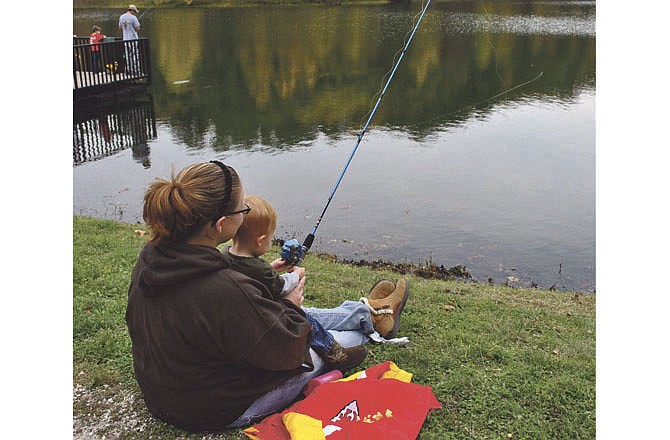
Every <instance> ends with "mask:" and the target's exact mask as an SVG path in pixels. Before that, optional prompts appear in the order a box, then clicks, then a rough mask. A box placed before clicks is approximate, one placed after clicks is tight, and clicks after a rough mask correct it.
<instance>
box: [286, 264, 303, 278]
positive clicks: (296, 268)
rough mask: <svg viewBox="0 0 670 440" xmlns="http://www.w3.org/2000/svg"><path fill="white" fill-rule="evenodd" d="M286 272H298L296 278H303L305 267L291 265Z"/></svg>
mask: <svg viewBox="0 0 670 440" xmlns="http://www.w3.org/2000/svg"><path fill="white" fill-rule="evenodd" d="M288 272H295V273H297V274H298V279H299V280H301V279H303V278H305V268H304V267H300V266H292V267H289V268H288Z"/></svg>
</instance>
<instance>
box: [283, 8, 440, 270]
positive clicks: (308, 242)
mask: <svg viewBox="0 0 670 440" xmlns="http://www.w3.org/2000/svg"><path fill="white" fill-rule="evenodd" d="M429 5H430V0H428V2H427V3H426V5H425V6H424V8H423V9H422V11H421V15H420V16H419V19H418V20H417V22H416V24H415V25H414V28H413V29H412V32H411V34H410V35H409V38H408V39H407V41H406V42H405V45H404V46H403V48H402V51H401V52H400V56H399V57H398V60H397V61H396V62H395V64H394V65H393V69H392V70H391V74H390V75H389V77H388V79H387V81H386V84H385V85H384V87H383V88H382V90H381V93H380V94H379V97H378V98H377V102H376V103H375V105H374V107H373V109H372V111H371V112H370V116H369V117H368V119H367V121H366V122H365V125H363V129H362V130H361V132H360V133H359V134H358V137H357V139H356V144H355V145H354V148H353V150H352V151H351V154H349V158H348V159H347V162H346V163H345V165H344V168H342V171H341V172H340V175H339V177H338V178H337V181H336V182H335V185H334V186H333V189H332V191H331V192H330V195H329V196H328V200H327V201H326V205H325V206H324V207H323V211H321V215H320V216H319V218H318V219H317V221H316V224H315V225H314V228H312V232H310V233H309V234H308V235H307V237H305V240H304V241H303V243H302V245H301V244H300V242H298V240H296V239H295V238H294V239H291V240H288V241H286V242H285V243H284V245H283V246H282V253H281V256H282V258H283V259H284V261H286V262H287V263H288V264H290V265H292V266H296V265H300V263H302V261H303V259H304V258H305V254H307V251H308V250H309V249H310V248H311V247H312V244H313V243H314V237H315V236H316V230H317V229H318V228H319V225H320V224H321V220H323V216H324V215H325V214H326V211H327V210H328V207H329V206H330V202H331V201H332V200H333V197H334V196H335V193H336V192H337V189H338V187H339V186H340V183H342V179H343V178H344V174H345V173H346V172H347V168H349V164H351V161H352V160H353V158H354V155H355V154H356V151H357V150H358V146H359V145H360V144H361V141H362V140H363V136H365V133H366V132H367V130H368V127H369V126H370V122H372V118H373V117H374V115H375V113H376V112H377V109H378V108H379V105H380V104H381V102H382V98H384V95H385V94H386V90H387V89H388V87H389V85H390V84H391V80H392V79H393V76H394V75H395V72H396V70H398V66H399V65H400V62H401V61H402V59H403V57H404V56H405V52H407V49H408V48H409V45H410V43H411V42H412V38H414V34H415V33H416V30H417V29H418V28H419V24H420V23H421V20H422V19H423V16H424V14H425V13H426V10H428V6H429Z"/></svg>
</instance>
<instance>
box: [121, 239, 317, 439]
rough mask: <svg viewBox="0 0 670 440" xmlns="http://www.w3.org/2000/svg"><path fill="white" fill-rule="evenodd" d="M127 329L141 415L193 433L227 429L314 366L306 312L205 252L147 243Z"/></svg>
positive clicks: (135, 274)
mask: <svg viewBox="0 0 670 440" xmlns="http://www.w3.org/2000/svg"><path fill="white" fill-rule="evenodd" d="M126 323H127V324H128V330H129V332H130V337H131V340H132V346H133V347H132V352H133V367H134V370H135V377H136V379H137V382H138V383H139V385H140V388H141V390H142V393H143V395H144V401H145V402H146V405H147V408H148V409H149V410H150V411H151V412H152V413H153V414H154V415H155V416H157V417H159V418H161V419H163V420H165V421H166V422H168V423H170V424H173V425H175V426H178V427H181V428H183V429H187V430H190V431H218V430H222V429H224V428H225V427H226V426H227V425H228V424H230V423H231V422H233V421H235V420H236V419H237V418H238V417H239V416H240V415H241V414H242V413H243V412H244V411H245V410H246V409H247V408H248V407H249V406H250V405H251V403H252V402H254V400H256V399H257V398H258V397H260V396H261V395H263V394H265V393H267V392H268V391H270V390H272V389H273V388H275V387H276V386H277V385H279V384H280V383H282V382H284V381H285V380H287V379H288V378H290V377H292V376H294V375H296V374H298V373H300V372H302V371H305V370H309V369H311V368H312V364H311V357H310V355H309V344H310V338H311V333H310V325H309V322H308V321H307V319H306V318H305V314H304V312H303V311H302V310H301V309H300V308H299V307H296V306H295V305H293V304H292V303H291V302H289V301H285V300H279V301H277V300H274V299H273V298H272V295H271V294H270V292H268V290H267V289H266V288H265V287H264V286H263V284H261V283H259V282H257V281H254V280H252V279H251V278H248V277H246V276H245V275H243V274H241V273H239V272H235V271H234V270H232V269H230V267H229V263H228V261H227V258H226V257H225V256H224V255H223V254H222V253H221V252H219V251H218V250H216V249H214V248H211V247H208V246H200V245H189V244H185V243H177V244H172V245H169V246H157V245H155V244H153V243H148V244H146V245H145V246H144V248H143V249H142V251H141V252H140V255H139V258H138V261H137V264H136V265H135V269H134V270H133V274H132V279H131V283H130V289H129V291H128V307H127V309H126Z"/></svg>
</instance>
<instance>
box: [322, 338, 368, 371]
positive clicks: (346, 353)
mask: <svg viewBox="0 0 670 440" xmlns="http://www.w3.org/2000/svg"><path fill="white" fill-rule="evenodd" d="M367 354H368V348H367V347H365V346H363V345H356V346H355V347H349V348H344V347H342V346H341V345H340V344H339V343H338V342H335V344H334V345H333V348H331V349H330V351H329V352H328V353H326V355H325V356H324V360H325V361H326V365H328V366H329V367H330V368H333V369H335V370H340V371H342V372H344V371H346V370H350V369H352V368H354V367H356V366H358V365H360V363H361V362H363V359H365V356H367Z"/></svg>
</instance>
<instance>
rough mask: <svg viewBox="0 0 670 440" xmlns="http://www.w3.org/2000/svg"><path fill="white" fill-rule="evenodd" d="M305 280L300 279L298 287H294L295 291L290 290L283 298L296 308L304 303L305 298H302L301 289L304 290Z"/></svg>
mask: <svg viewBox="0 0 670 440" xmlns="http://www.w3.org/2000/svg"><path fill="white" fill-rule="evenodd" d="M305 279H306V278H304V277H303V278H301V279H300V281H298V285H297V286H295V289H293V290H291V291H290V292H289V293H287V294H286V296H284V299H287V300H289V301H291V302H292V303H293V304H295V305H296V306H298V307H300V306H302V303H303V302H305V297H304V296H303V289H304V288H305Z"/></svg>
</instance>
